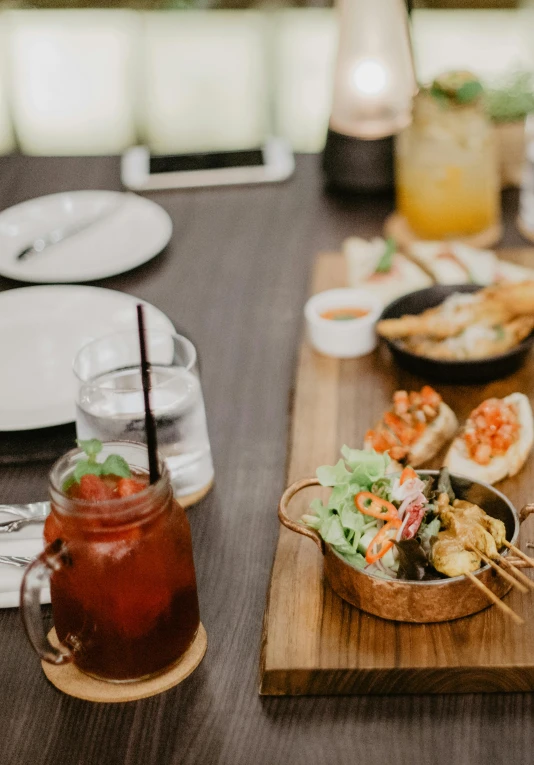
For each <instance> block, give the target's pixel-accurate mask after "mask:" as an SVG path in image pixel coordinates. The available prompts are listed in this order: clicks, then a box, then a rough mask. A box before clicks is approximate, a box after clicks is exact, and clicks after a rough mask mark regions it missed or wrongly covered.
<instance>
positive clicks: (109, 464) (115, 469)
mask: <svg viewBox="0 0 534 765" xmlns="http://www.w3.org/2000/svg"><path fill="white" fill-rule="evenodd" d="M78 445H79V447H80V448H81V449H83V451H84V452H85V453H86V454H87V459H82V460H79V461H78V462H77V463H76V467H75V468H74V471H73V473H72V474H71V475H70V476H69V477H68V478H67V479H66V480H65V482H64V483H63V491H64V492H67V491H68V490H69V489H70V488H71V487H72V486H73V484H75V483H80V480H81V479H82V478H83V476H84V475H98V476H103V475H116V476H119V478H130V477H131V475H132V473H131V470H130V467H129V465H128V463H127V462H126V460H125V459H124V457H121V456H120V454H110V455H108V456H107V457H106V459H105V460H104V462H98V461H97V455H98V454H100V452H101V451H102V448H103V444H102V441H99V440H98V438H90V439H88V440H87V441H78Z"/></svg>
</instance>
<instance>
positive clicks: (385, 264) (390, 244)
mask: <svg viewBox="0 0 534 765" xmlns="http://www.w3.org/2000/svg"><path fill="white" fill-rule="evenodd" d="M396 251H397V243H396V241H395V240H394V239H393V237H391V236H390V237H389V239H386V249H385V250H384V254H383V255H382V257H381V258H380V260H379V261H378V265H377V267H376V268H375V274H387V273H388V272H389V271H391V267H392V265H393V256H394V255H395V252H396Z"/></svg>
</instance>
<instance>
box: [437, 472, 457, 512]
mask: <svg viewBox="0 0 534 765" xmlns="http://www.w3.org/2000/svg"><path fill="white" fill-rule="evenodd" d="M436 491H437V493H438V496H439V495H440V494H448V495H449V502H450V503H451V505H452V503H453V502H454V500H455V499H456V495H455V493H454V490H453V488H452V484H451V476H450V473H449V468H446V467H442V468H441V470H440V471H439V475H438V487H437V489H436Z"/></svg>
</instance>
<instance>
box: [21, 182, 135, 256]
mask: <svg viewBox="0 0 534 765" xmlns="http://www.w3.org/2000/svg"><path fill="white" fill-rule="evenodd" d="M124 196H129V195H126V194H125V195H124ZM124 196H123V197H121V199H120V200H119V201H118V202H116V203H115V204H114V205H112V207H109V208H108V209H107V210H104V211H103V212H101V213H99V214H98V215H96V216H93V217H92V218H85V220H81V221H78V222H77V223H71V224H70V225H66V226H62V227H60V228H55V229H53V230H52V231H49V232H48V233H46V234H43V235H42V236H39V237H37V239H34V240H33V242H31V243H30V244H29V245H28V246H27V247H25V248H24V249H23V250H22V251H21V252H19V254H18V255H17V256H16V260H26V258H29V257H31V256H32V255H39V253H41V252H43V251H44V250H46V249H48V248H49V247H53V246H54V245H55V244H59V243H60V242H63V241H64V240H65V239H68V238H69V237H71V236H75V235H76V234H80V233H81V232H82V231H85V230H86V229H88V228H91V227H92V226H94V225H95V224H96V223H100V222H101V221H103V220H105V219H106V218H109V217H110V216H111V215H113V214H114V213H116V212H117V210H118V209H119V208H120V207H122V205H123V204H124Z"/></svg>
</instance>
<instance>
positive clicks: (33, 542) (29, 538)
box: [0, 513, 50, 608]
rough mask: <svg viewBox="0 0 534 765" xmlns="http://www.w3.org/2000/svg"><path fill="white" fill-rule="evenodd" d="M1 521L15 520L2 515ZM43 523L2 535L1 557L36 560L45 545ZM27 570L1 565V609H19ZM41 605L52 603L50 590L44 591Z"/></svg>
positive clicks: (0, 543)
mask: <svg viewBox="0 0 534 765" xmlns="http://www.w3.org/2000/svg"><path fill="white" fill-rule="evenodd" d="M0 520H2V521H4V520H13V516H12V515H11V516H6V515H5V514H3V513H2V514H1V515H0ZM43 525H44V524H42V523H31V524H29V525H28V526H24V527H23V528H22V529H21V530H20V531H12V532H10V533H8V534H0V555H16V556H19V555H20V556H23V557H26V558H34V557H35V556H36V555H39V553H40V552H42V550H43V547H44V543H43ZM24 571H25V569H23V568H18V567H16V566H11V565H8V564H6V563H0V608H15V607H18V605H19V601H20V585H21V582H22V577H23V576H24ZM41 603H50V592H49V590H48V589H44V590H43V591H42V596H41Z"/></svg>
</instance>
